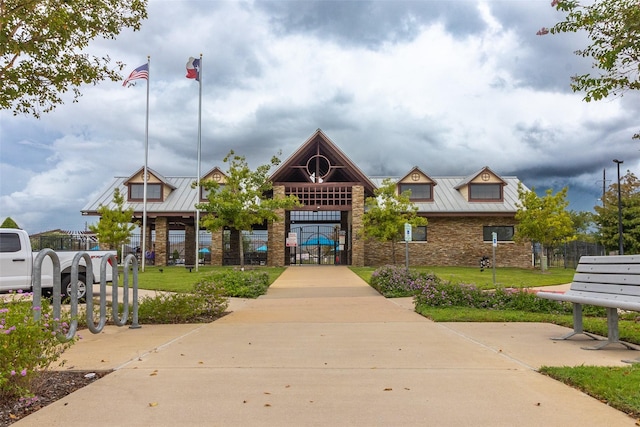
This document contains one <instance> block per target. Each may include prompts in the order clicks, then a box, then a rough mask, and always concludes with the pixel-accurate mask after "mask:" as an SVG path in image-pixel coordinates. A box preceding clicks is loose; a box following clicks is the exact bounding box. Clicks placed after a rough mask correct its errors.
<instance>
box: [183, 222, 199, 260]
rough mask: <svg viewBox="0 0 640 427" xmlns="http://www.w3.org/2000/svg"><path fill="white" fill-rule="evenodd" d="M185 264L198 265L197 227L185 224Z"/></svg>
mask: <svg viewBox="0 0 640 427" xmlns="http://www.w3.org/2000/svg"><path fill="white" fill-rule="evenodd" d="M184 265H196V227H195V225H190V224H189V225H185V226H184Z"/></svg>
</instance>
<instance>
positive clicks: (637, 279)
mask: <svg viewBox="0 0 640 427" xmlns="http://www.w3.org/2000/svg"><path fill="white" fill-rule="evenodd" d="M573 281H574V282H583V283H597V284H603V285H606V284H619V285H628V286H640V276H636V275H633V274H592V273H588V274H587V273H576V274H574V275H573Z"/></svg>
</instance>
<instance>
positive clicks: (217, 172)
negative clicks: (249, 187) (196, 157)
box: [200, 166, 227, 184]
mask: <svg viewBox="0 0 640 427" xmlns="http://www.w3.org/2000/svg"><path fill="white" fill-rule="evenodd" d="M216 177H218V178H219V179H217V180H216ZM203 179H213V180H215V181H218V182H219V183H221V184H222V183H224V182H225V181H226V179H227V174H226V173H225V172H224V171H223V170H222V169H220V168H219V167H218V166H216V167H214V168H213V169H211V170H209V172H206V173H205V174H203V175H202V176H201V177H200V180H203Z"/></svg>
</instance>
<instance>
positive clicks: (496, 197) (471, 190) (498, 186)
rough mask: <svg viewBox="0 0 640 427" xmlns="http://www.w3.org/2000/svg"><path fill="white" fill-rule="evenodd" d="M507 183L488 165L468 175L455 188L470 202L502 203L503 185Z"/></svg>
mask: <svg viewBox="0 0 640 427" xmlns="http://www.w3.org/2000/svg"><path fill="white" fill-rule="evenodd" d="M505 185H507V183H506V182H505V181H504V180H503V179H502V178H500V176H499V175H498V174H496V173H495V172H493V171H492V170H491V169H489V167H488V166H485V167H484V168H482V169H480V171H478V172H477V173H475V174H472V175H469V176H468V177H467V178H466V179H465V180H464V181H462V182H461V183H460V184H458V185H457V186H456V187H455V188H456V190H458V191H459V192H460V194H462V196H463V197H464V198H465V199H466V200H467V201H468V202H470V203H474V202H480V203H502V202H503V201H504V191H503V188H504V186H505Z"/></svg>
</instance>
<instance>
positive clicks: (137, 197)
mask: <svg viewBox="0 0 640 427" xmlns="http://www.w3.org/2000/svg"><path fill="white" fill-rule="evenodd" d="M124 185H126V186H127V201H129V202H142V201H144V167H142V168H140V169H138V171H137V172H136V173H134V174H133V175H131V176H130V177H129V178H128V179H127V180H125V182H124ZM175 189H176V187H174V186H173V185H171V184H170V183H169V182H168V181H167V179H166V178H165V177H163V176H162V175H160V174H159V173H157V172H156V171H154V170H153V169H151V168H147V202H163V201H164V200H165V199H166V198H167V197H168V196H169V194H170V193H171V192H172V191H173V190H175Z"/></svg>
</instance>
